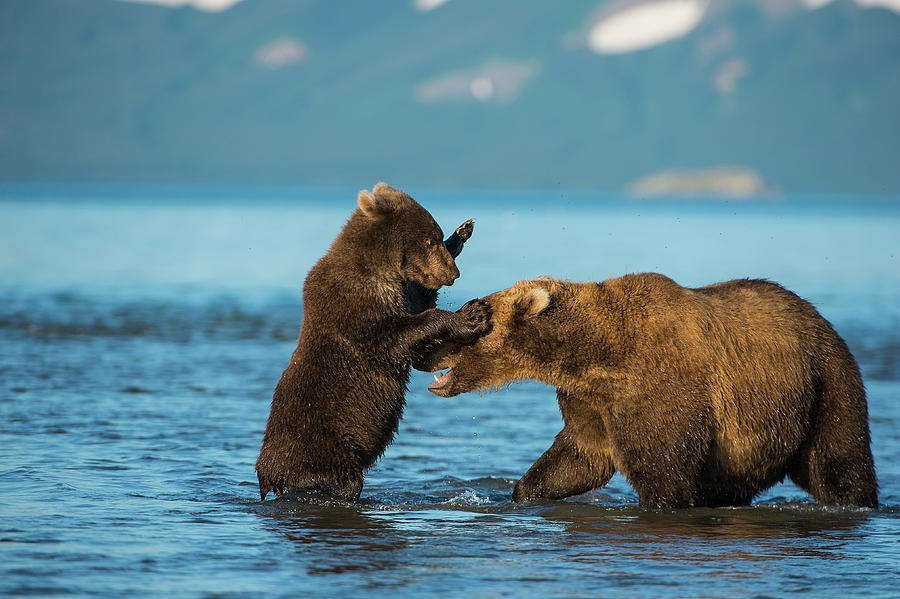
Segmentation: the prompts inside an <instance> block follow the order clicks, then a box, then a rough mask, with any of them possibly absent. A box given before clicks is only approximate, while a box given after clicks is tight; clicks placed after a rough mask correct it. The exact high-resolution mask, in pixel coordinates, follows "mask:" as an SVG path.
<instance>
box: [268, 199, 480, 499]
mask: <svg viewBox="0 0 900 599" xmlns="http://www.w3.org/2000/svg"><path fill="white" fill-rule="evenodd" d="M471 233H472V222H471V221H468V222H466V223H464V224H463V225H462V226H461V227H460V228H459V229H457V231H456V232H455V233H454V234H453V235H451V236H450V237H449V238H448V239H447V241H446V242H445V241H443V233H442V232H441V228H440V227H439V226H438V225H437V223H436V222H435V221H434V219H433V218H432V217H431V215H430V214H429V213H428V212H427V211H426V210H425V209H424V208H422V206H420V205H419V204H418V203H417V202H416V201H415V200H413V199H412V198H411V197H409V196H408V195H406V194H405V193H403V192H401V191H398V190H396V189H393V188H391V187H389V186H388V185H386V184H384V183H379V184H378V185H376V186H375V188H374V189H373V190H372V191H371V192H369V191H361V192H360V193H359V198H358V209H357V210H355V211H354V212H353V214H352V215H351V216H350V219H349V220H348V221H347V223H346V224H345V225H344V228H343V229H342V230H341V232H340V233H339V234H338V236H337V238H336V239H335V240H334V242H333V243H332V244H331V248H330V249H329V250H328V252H327V253H326V254H325V255H324V256H323V257H322V258H321V259H320V260H319V261H318V262H317V263H316V264H315V266H313V268H312V269H311V270H310V271H309V274H308V275H307V277H306V281H305V283H304V285H303V322H302V324H301V327H300V339H299V341H298V343H297V349H296V350H295V351H294V354H293V356H292V357H291V361H290V364H289V365H288V366H287V369H286V370H285V371H284V374H282V376H281V380H280V381H279V382H278V385H277V386H276V387H275V393H274V395H273V398H272V407H271V411H270V413H269V419H268V422H267V424H266V431H265V435H264V437H263V442H262V449H261V450H260V453H259V459H258V460H257V462H256V471H257V475H258V477H259V493H260V496H261V497H262V498H263V499H265V498H266V495H267V494H268V493H269V491H274V492H275V495H276V496H279V495H282V494H284V493H285V492H288V491H295V492H297V493H298V494H300V495H304V496H307V497H309V496H313V497H314V496H323V497H327V498H334V499H339V500H345V501H356V500H357V499H358V498H359V495H360V491H361V490H362V484H363V472H364V471H365V470H366V469H367V468H369V467H370V466H371V465H372V464H373V463H374V462H375V460H376V459H378V457H379V456H380V455H381V454H382V453H383V452H384V450H385V448H386V447H387V446H388V444H389V443H390V442H391V440H392V439H393V436H394V433H395V432H396V431H397V423H398V422H399V420H400V416H401V413H402V411H403V405H404V393H405V392H406V384H407V381H408V378H409V369H410V364H411V363H412V362H413V361H415V360H418V359H420V358H421V356H425V355H427V353H428V351H429V350H430V349H431V348H432V347H433V346H435V345H438V344H440V343H451V344H453V346H454V347H456V346H458V345H460V344H465V343H471V342H472V341H474V340H475V339H476V338H477V337H478V336H479V335H481V334H483V333H485V332H486V331H487V330H489V327H490V324H489V319H490V309H489V308H488V307H487V305H486V304H485V303H484V302H481V301H480V300H475V301H473V302H469V303H467V304H466V305H464V306H463V307H462V308H460V310H459V311H458V312H455V313H454V312H447V311H444V310H438V309H436V308H434V304H435V299H436V297H437V292H436V290H437V289H438V288H439V287H441V286H443V285H452V284H453V281H454V280H455V279H456V278H457V277H458V276H459V271H458V270H457V268H456V264H455V262H454V258H455V256H456V255H458V254H459V252H460V251H461V250H462V246H463V243H464V242H465V241H466V239H468V237H469V236H470V235H471Z"/></svg>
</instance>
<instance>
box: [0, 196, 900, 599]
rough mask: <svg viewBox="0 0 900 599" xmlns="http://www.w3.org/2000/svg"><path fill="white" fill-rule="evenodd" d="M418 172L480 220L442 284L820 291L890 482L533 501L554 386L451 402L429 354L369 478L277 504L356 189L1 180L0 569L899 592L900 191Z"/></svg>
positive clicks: (127, 583) (509, 585) (23, 580)
mask: <svg viewBox="0 0 900 599" xmlns="http://www.w3.org/2000/svg"><path fill="white" fill-rule="evenodd" d="M398 183H399V182H398ZM409 191H411V192H412V193H413V194H414V195H415V196H416V197H417V199H418V200H419V201H420V202H421V203H422V204H423V205H425V206H426V208H428V209H429V210H430V211H431V212H432V214H433V215H434V216H435V218H436V220H437V221H438V222H439V223H440V224H441V225H442V226H443V228H444V230H445V231H448V232H449V231H451V230H452V229H453V228H454V227H455V226H456V225H458V224H459V223H461V222H462V221H463V220H465V219H467V218H476V219H477V222H476V229H475V234H474V236H473V238H472V240H471V241H470V242H469V244H467V246H466V249H465V251H464V252H463V254H462V255H461V256H460V258H459V260H458V265H459V267H460V270H461V272H462V277H461V278H460V279H459V280H458V281H457V282H456V284H455V285H454V286H453V287H452V288H449V289H447V290H444V291H443V292H442V294H441V298H440V300H439V305H441V306H443V307H448V308H450V309H456V308H457V307H459V306H460V305H461V304H462V303H463V302H465V301H466V300H468V299H470V298H472V297H477V296H482V295H485V294H487V293H490V292H493V291H496V290H498V289H501V288H504V287H507V286H509V285H510V284H512V283H513V282H514V281H516V280H517V279H520V278H529V277H534V276H537V275H541V274H551V275H554V276H558V277H567V278H571V279H574V280H587V279H594V280H602V279H605V278H608V277H610V276H619V275H621V274H624V273H626V272H639V271H659V272H663V273H665V274H667V275H669V276H671V277H672V278H674V279H675V280H676V281H678V282H680V283H682V284H685V285H691V286H693V285H702V284H706V283H711V282H715V281H721V280H727V279H731V278H738V277H747V276H749V277H767V278H771V279H773V280H776V281H778V282H780V283H782V284H784V285H785V286H787V287H789V288H790V289H792V290H794V291H796V292H797V293H799V294H800V295H801V296H803V297H806V298H807V299H809V300H811V301H812V302H813V303H814V304H816V305H817V306H818V308H819V309H820V311H821V312H822V313H823V315H824V316H825V317H826V318H828V319H829V320H831V321H832V323H833V324H834V325H835V327H836V328H837V330H838V331H839V333H841V334H842V335H843V336H844V337H845V339H847V341H848V343H849V344H850V346H851V349H852V350H853V352H854V354H855V355H856V356H857V359H858V360H859V361H860V364H861V367H862V370H863V375H864V378H865V381H866V386H867V389H868V394H869V409H870V416H871V426H872V442H873V451H874V454H875V462H876V467H877V469H878V475H879V481H880V486H881V501H882V507H881V508H879V509H877V510H865V509H854V508H837V507H834V506H820V505H816V504H815V503H812V502H811V500H810V498H809V497H808V496H807V495H805V494H804V493H803V492H802V491H801V490H799V489H798V488H797V487H795V486H793V485H791V484H787V483H786V484H782V485H779V486H776V487H774V488H772V489H770V490H769V491H767V492H766V493H764V494H763V495H762V496H760V497H759V498H758V500H757V502H756V503H755V504H754V505H753V506H752V507H749V508H739V509H687V510H647V509H640V508H638V507H637V496H636V494H635V493H634V492H633V490H632V489H631V488H630V487H629V485H628V483H627V481H626V480H625V479H624V478H622V477H621V476H618V475H617V476H616V477H614V478H613V480H612V481H611V483H610V484H609V485H608V486H607V487H605V488H603V489H600V490H597V491H594V492H590V493H587V494H585V495H581V496H578V497H574V498H570V499H568V500H566V501H546V502H538V503H529V504H522V505H517V504H514V503H513V502H512V501H511V493H512V489H513V484H514V482H515V480H516V479H517V478H518V477H519V476H521V475H522V474H523V473H524V472H525V471H526V470H527V469H528V467H529V466H530V465H531V463H532V462H533V461H534V460H535V459H537V457H538V456H540V455H541V453H542V452H543V451H544V450H545V449H546V448H547V447H549V445H550V443H551V442H552V441H553V437H554V435H555V434H556V433H557V431H558V430H559V429H560V428H561V420H560V417H559V412H558V408H557V406H556V402H555V394H554V391H553V389H551V388H549V387H546V386H544V385H539V384H520V385H513V386H512V387H510V388H509V389H508V390H506V391H502V392H498V393H493V394H489V395H484V396H481V395H478V394H468V395H463V396H460V397H457V398H454V399H449V400H448V399H439V398H436V397H434V396H433V395H431V394H430V393H428V392H427V391H426V390H425V388H426V386H427V384H428V382H429V380H430V376H429V375H427V374H423V373H414V375H413V377H412V379H411V381H410V385H409V388H410V391H409V394H408V395H407V407H406V411H405V415H404V418H403V420H402V422H401V424H400V431H399V433H398V435H397V437H396V440H395V442H394V444H393V445H392V446H391V447H390V448H389V449H388V451H387V453H386V454H385V456H384V457H383V458H382V459H381V460H380V461H379V462H378V464H377V465H376V466H375V467H374V468H373V469H372V470H370V471H369V473H368V475H367V476H366V484H365V487H364V489H363V493H362V498H361V501H360V503H359V504H358V505H305V504H299V503H291V502H285V501H272V500H270V501H267V502H260V501H259V495H258V491H257V485H256V476H255V472H254V462H255V459H256V456H257V453H258V451H259V445H260V442H261V438H262V431H263V428H264V426H265V421H266V417H267V415H268V411H269V402H270V399H271V393H272V390H273V388H274V386H275V383H276V381H277V380H278V377H279V376H280V374H281V371H282V370H283V368H284V366H285V365H286V363H287V360H288V358H289V356H290V354H291V352H292V350H293V348H294V345H295V343H296V336H297V331H298V327H299V323H300V319H301V312H300V288H301V284H302V281H303V278H304V276H305V274H306V271H307V270H308V269H309V267H310V266H311V265H312V264H313V263H314V262H315V260H317V259H318V258H319V256H321V255H322V253H323V252H324V251H325V250H326V249H327V247H328V244H329V243H330V241H331V239H332V238H333V237H334V235H335V234H336V233H337V231H338V229H339V228H340V226H341V225H342V224H343V222H344V220H345V219H346V217H347V216H348V215H349V213H350V211H351V210H352V209H353V208H354V206H355V197H356V194H355V190H317V189H252V188H242V189H234V188H231V189H215V188H135V187H125V186H122V187H103V188H90V187H77V188H63V187H54V186H9V185H7V186H5V187H2V188H0V595H2V596H10V597H13V596H15V597H18V596H29V595H34V596H61V595H68V596H73V595H74V596H102V597H108V596H128V597H142V596H147V597H159V596H165V597H247V596H254V597H282V596H285V597H286V596H303V597H348V596H353V597H359V596H365V597H385V596H390V597H394V598H405V597H410V598H412V597H433V596H439V595H440V596H455V597H472V598H480V597H507V596H515V597H520V598H522V597H584V596H590V595H603V596H620V597H660V596H678V597H786V596H804V595H806V596H815V597H834V598H840V599H845V598H846V597H861V596H866V597H897V596H898V594H900V573H898V572H900V261H898V257H900V198H880V199H879V198H852V197H846V198H823V197H788V198H785V197H774V198H770V199H761V200H755V201H749V202H741V201H728V200H699V201H698V200H693V201H688V200H680V201H679V200H671V201H653V202H648V201H639V200H629V199H628V198H626V197H623V196H616V195H598V194H588V193H564V192H559V191H553V192H489V191H465V192H464V191H429V190H409Z"/></svg>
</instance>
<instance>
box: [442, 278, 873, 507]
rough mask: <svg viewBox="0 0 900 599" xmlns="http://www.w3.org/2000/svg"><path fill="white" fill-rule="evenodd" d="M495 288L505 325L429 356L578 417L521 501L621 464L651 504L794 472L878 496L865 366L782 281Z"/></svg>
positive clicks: (497, 313) (847, 495) (734, 493)
mask: <svg viewBox="0 0 900 599" xmlns="http://www.w3.org/2000/svg"><path fill="white" fill-rule="evenodd" d="M484 299H485V300H486V301H487V302H488V303H489V304H490V305H491V308H492V310H493V316H492V319H491V320H492V323H493V330H492V331H491V332H490V334H488V335H485V336H483V337H481V338H480V339H479V340H478V341H477V342H475V343H474V344H472V345H469V346H465V347H460V346H454V347H452V348H451V350H452V351H451V352H450V354H449V355H443V356H442V357H441V358H440V359H438V360H435V361H433V362H431V363H429V364H427V366H428V367H429V368H430V369H431V370H436V369H437V368H438V367H442V368H446V367H451V370H450V371H449V372H448V373H446V374H444V375H442V376H441V377H440V378H438V380H436V381H435V382H434V383H433V384H432V385H431V386H430V387H429V388H430V390H431V391H432V392H434V393H436V394H438V395H442V396H451V395H457V394H459V393H463V392H466V391H472V390H475V389H485V388H496V387H498V386H500V385H503V384H505V383H508V382H510V381H514V380H517V379H536V380H539V381H544V382H546V383H549V384H551V385H554V386H556V388H557V398H558V400H559V407H560V410H561V411H562V417H563V421H564V423H565V426H564V427H563V429H562V431H561V432H560V433H559V435H557V437H556V441H555V442H554V443H553V445H552V446H551V447H550V449H548V450H547V451H546V452H545V453H544V455H543V456H541V458H540V459H538V461H537V462H535V464H534V465H533V466H532V467H531V469H529V471H528V472H527V473H526V474H525V476H523V477H522V479H521V480H520V481H519V482H518V483H517V484H516V487H515V490H514V492H513V499H514V500H516V501H523V500H529V499H535V498H539V497H547V498H562V497H567V496H569V495H574V494H577V493H583V492H585V491H588V490H590V489H593V488H596V487H600V486H602V485H604V484H606V483H607V482H608V481H609V479H610V477H612V475H613V474H614V473H615V472H616V471H619V472H622V473H623V474H624V475H625V476H626V477H627V478H628V480H629V481H630V483H631V484H632V485H633V486H634V488H635V490H636V491H637V493H638V497H639V500H640V503H641V505H643V506H660V507H663V506H664V507H675V506H722V505H747V504H749V503H750V502H751V501H752V499H753V498H754V497H755V496H756V495H757V494H758V493H759V492H761V491H763V490H764V489H766V488H768V487H770V486H771V485H773V484H775V483H777V482H779V481H782V480H783V479H784V477H785V476H789V477H790V478H791V480H793V481H794V482H795V483H796V484H797V485H799V486H800V487H801V488H803V489H805V490H806V491H808V492H809V493H811V494H812V496H813V497H815V498H816V500H818V501H820V502H823V503H839V504H856V505H860V506H870V507H871V506H876V505H877V503H878V492H877V484H876V479H875V468H874V465H873V461H872V453H871V450H870V439H869V424H868V413H867V412H868V410H867V405H866V397H865V391H864V389H863V383H862V379H861V377H860V373H859V368H858V367H857V364H856V361H855V360H854V359H853V356H852V355H851V354H850V351H849V350H848V349H847V346H846V344H845V343H844V341H843V340H842V339H841V338H840V337H839V336H838V334H837V333H836V332H835V331H834V329H833V328H832V327H831V325H830V324H829V323H828V322H827V321H826V320H825V319H824V318H822V316H821V315H820V314H819V313H818V312H817V311H816V310H815V308H813V307H812V306H811V305H810V304H809V303H808V302H806V301H804V300H802V299H800V298H799V297H797V296H796V295H794V294H793V293H791V292H790V291H787V290H786V289H784V288H783V287H781V286H779V285H777V284H775V283H772V282H769V281H763V280H737V281H730V282H727V283H719V284H716V285H710V286H708V287H701V288H698V289H688V288H685V287H682V286H680V285H678V284H676V283H675V282H674V281H672V280H671V279H669V278H667V277H665V276H663V275H659V274H649V273H648V274H635V275H627V276H624V277H621V278H617V279H611V280H608V281H604V282H602V283H573V282H568V281H558V280H553V279H549V278H540V279H537V280H532V281H521V282H519V283H516V284H515V285H514V286H513V287H511V288H509V289H506V290H504V291H500V292H498V293H495V294H493V295H490V296H488V297H486V298H484ZM444 353H445V354H446V353H447V352H446V351H445V352H444Z"/></svg>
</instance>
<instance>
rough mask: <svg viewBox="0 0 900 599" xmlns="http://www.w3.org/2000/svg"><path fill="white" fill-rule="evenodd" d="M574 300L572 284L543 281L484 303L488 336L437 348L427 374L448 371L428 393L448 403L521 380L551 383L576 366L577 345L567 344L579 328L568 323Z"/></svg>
mask: <svg viewBox="0 0 900 599" xmlns="http://www.w3.org/2000/svg"><path fill="white" fill-rule="evenodd" d="M576 296H577V294H576V291H575V290H574V289H573V288H572V284H570V283H566V282H563V281H557V280H554V279H550V278H546V277H542V278H539V279H534V280H529V281H519V282H518V283H516V284H515V285H513V286H512V287H510V288H509V289H504V290H503V291H498V292H497V293H494V294H492V295H489V296H487V297H485V298H483V299H484V300H485V301H487V302H488V303H489V304H490V306H491V310H492V316H491V324H492V329H491V331H490V333H488V334H487V335H484V336H483V337H480V338H479V339H478V340H477V341H476V342H475V343H473V344H471V345H467V346H459V345H456V346H454V347H452V348H449V349H448V348H446V347H443V348H438V349H437V350H436V351H435V352H434V355H435V356H436V358H435V359H434V360H432V361H431V362H430V363H429V370H443V369H445V368H449V369H450V370H449V371H448V372H446V373H445V374H443V375H441V376H440V377H436V380H435V381H434V383H432V384H431V385H429V387H428V390H429V391H431V392H432V393H434V394H435V395H440V396H442V397H451V396H454V395H459V394H460V393H466V392H468V391H475V390H479V389H492V388H497V387H500V386H502V385H504V384H506V383H510V382H513V381H517V380H523V379H536V380H541V381H544V382H548V383H555V382H556V381H557V380H558V374H560V373H557V372H556V371H557V370H559V369H569V368H572V367H574V366H575V363H577V362H579V361H581V360H580V358H579V355H578V352H579V349H580V347H581V344H580V343H579V342H578V341H575V340H574V339H570V336H572V335H575V334H577V332H576V331H575V330H574V329H573V326H575V327H577V326H579V325H578V324H577V323H575V322H573V319H572V316H573V315H572V310H573V309H577V306H576V305H575V304H576V302H577V297H576Z"/></svg>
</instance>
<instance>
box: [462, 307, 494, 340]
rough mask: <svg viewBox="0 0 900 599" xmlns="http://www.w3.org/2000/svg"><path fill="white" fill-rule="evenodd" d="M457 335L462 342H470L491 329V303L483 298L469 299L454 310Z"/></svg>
mask: <svg viewBox="0 0 900 599" xmlns="http://www.w3.org/2000/svg"><path fill="white" fill-rule="evenodd" d="M456 315H457V319H456V324H457V327H458V328H457V336H458V337H459V341H460V342H463V343H472V342H474V341H475V340H476V339H477V338H478V337H481V336H482V335H485V334H487V333H489V332H490V330H491V305H490V304H489V303H487V302H486V301H484V300H483V299H473V300H469V301H468V302H466V303H465V304H463V306H462V308H460V309H459V310H457V311H456Z"/></svg>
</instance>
